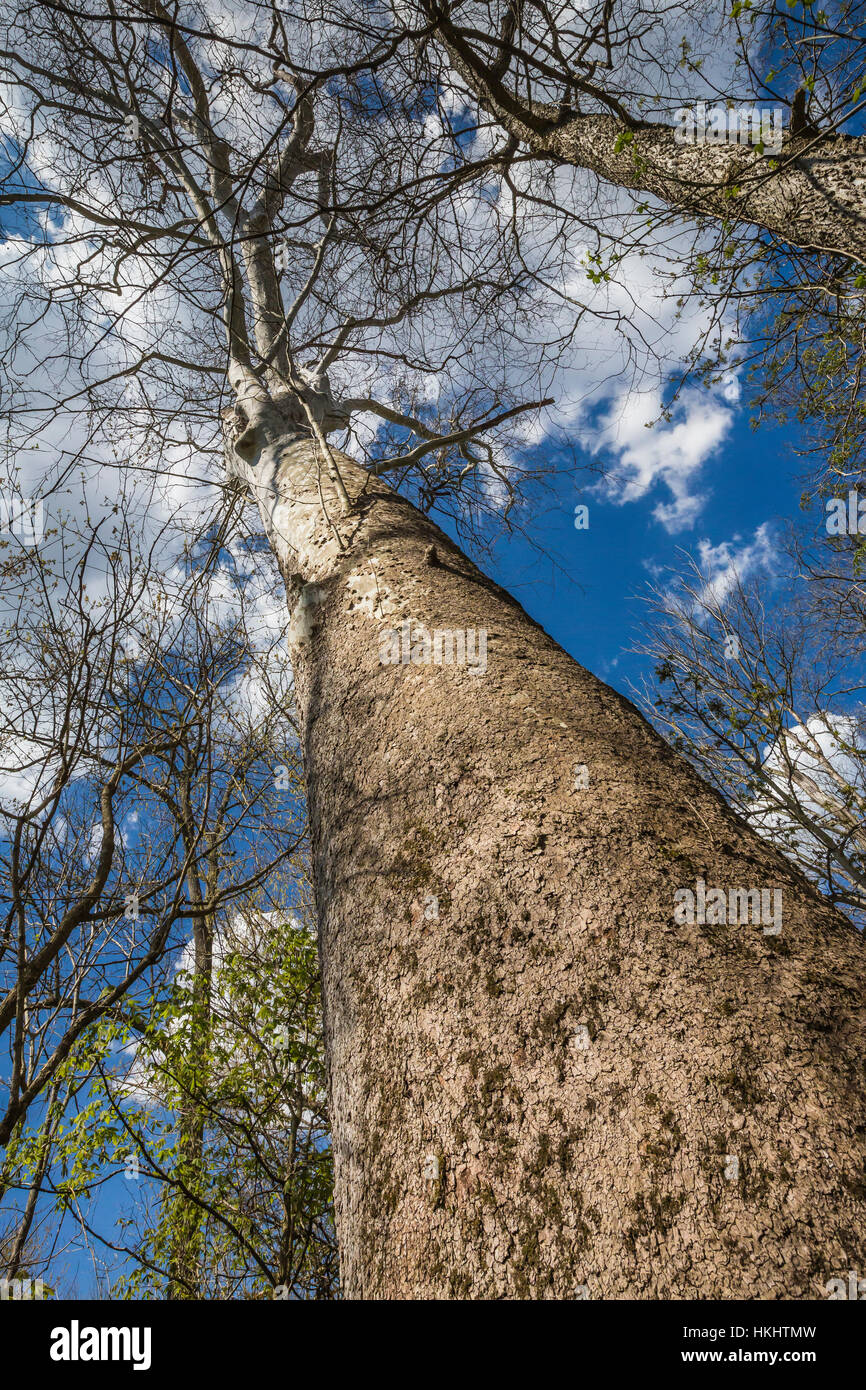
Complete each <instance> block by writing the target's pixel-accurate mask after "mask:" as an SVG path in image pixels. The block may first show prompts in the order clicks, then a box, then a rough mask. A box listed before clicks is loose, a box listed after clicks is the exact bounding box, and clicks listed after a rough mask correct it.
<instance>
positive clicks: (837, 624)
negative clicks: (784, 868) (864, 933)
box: [639, 544, 866, 926]
mask: <svg viewBox="0 0 866 1390" xmlns="http://www.w3.org/2000/svg"><path fill="white" fill-rule="evenodd" d="M825 552H826V547H825ZM825 552H821V553H819V555H818V556H817V557H816V556H815V555H814V554H813V555H812V557H811V564H806V563H804V560H805V558H806V557H804V556H803V555H800V556H799V561H800V563H799V564H798V565H797V567H796V572H795V573H793V574H791V575H790V576H788V577H787V579H786V590H788V587H789V586H791V588H790V592H788V593H786V595H785V597H780V596H779V595H776V596H775V597H774V595H773V593H772V581H767V580H765V579H752V580H749V581H744V580H743V579H741V578H740V577H739V576H737V575H735V574H734V575H731V576H725V577H724V580H723V582H720V581H719V577H718V576H715V575H713V574H712V573H711V572H708V571H707V569H706V568H702V567H701V566H700V565H698V564H697V563H695V562H694V561H693V562H691V564H690V565H689V566H688V568H687V569H686V570H685V572H684V574H682V575H680V576H673V575H672V576H669V578H668V582H667V583H666V584H659V585H657V586H655V587H654V588H653V591H652V593H651V595H650V597H649V600H648V602H649V607H650V612H651V616H652V633H651V637H650V639H649V640H648V641H646V642H644V643H642V644H641V646H640V648H639V650H640V651H641V652H642V653H643V654H644V655H646V656H649V657H651V658H652V660H653V662H654V664H655V675H656V682H657V684H655V685H653V684H652V683H651V682H649V681H648V682H646V684H645V685H644V687H643V689H642V691H641V692H640V693H641V696H642V703H643V706H644V708H645V710H646V711H647V713H648V715H649V716H650V718H652V719H653V720H654V721H655V722H656V723H657V724H658V725H659V727H660V728H662V729H663V730H664V732H665V733H666V734H667V735H668V737H669V738H670V740H671V742H672V743H673V745H674V747H675V748H677V749H679V750H680V751H681V752H683V753H685V755H686V756H687V757H688V758H690V760H691V761H692V762H693V763H694V764H695V766H696V767H697V768H698V770H699V771H700V772H701V773H702V774H703V776H704V777H706V779H707V780H708V781H709V782H710V783H712V784H713V785H714V786H716V787H718V789H719V790H720V791H721V792H722V793H723V795H724V796H725V797H727V798H728V799H729V800H730V801H731V802H732V804H733V805H734V806H735V807H736V808H737V810H738V811H739V812H740V814H741V815H743V816H745V817H747V818H748V819H749V820H750V821H751V823H752V824H753V825H754V826H755V827H756V829H758V830H759V831H760V833H761V834H762V835H763V836H764V837H765V838H767V839H769V840H770V842H771V843H773V844H776V845H777V846H778V847H779V849H781V850H782V851H783V852H784V853H785V854H787V855H788V857H789V858H791V859H793V860H794V862H795V863H797V864H799V865H800V866H801V867H802V868H803V869H804V870H805V872H806V873H808V875H809V877H810V878H811V879H812V880H813V881H814V882H816V883H818V884H819V885H820V886H821V887H822V888H823V889H824V891H825V892H826V893H827V894H828V896H829V897H830V899H831V900H832V901H833V902H836V903H838V904H839V906H840V907H842V908H844V909H845V910H846V911H847V912H849V914H850V915H851V916H852V917H853V919H854V920H855V921H856V922H857V923H858V924H859V925H861V926H862V924H863V921H864V911H866V864H864V852H866V831H864V812H866V740H864V733H866V729H864V718H863V703H862V697H863V672H862V661H863V654H864V628H863V618H864V607H863V583H862V578H860V577H859V575H858V574H857V573H856V571H854V572H853V573H852V569H853V566H852V560H853V549H852V547H850V546H849V545H847V544H846V545H845V546H844V547H843V546H837V547H835V549H834V550H833V551H832V552H831V553H830V554H827V553H825ZM787 560H788V565H789V567H790V568H793V560H794V557H793V556H789V557H787Z"/></svg>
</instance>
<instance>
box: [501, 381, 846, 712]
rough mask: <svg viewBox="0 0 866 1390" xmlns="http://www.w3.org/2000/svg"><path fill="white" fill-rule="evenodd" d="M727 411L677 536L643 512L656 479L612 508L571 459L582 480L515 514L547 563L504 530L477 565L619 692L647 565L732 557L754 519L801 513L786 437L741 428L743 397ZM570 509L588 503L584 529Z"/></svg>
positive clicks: (588, 461) (566, 482) (779, 525)
mask: <svg viewBox="0 0 866 1390" xmlns="http://www.w3.org/2000/svg"><path fill="white" fill-rule="evenodd" d="M732 410H733V423H732V427H731V429H730V433H729V434H728V436H727V438H726V439H725V440H724V441H723V443H722V444H721V446H720V447H719V449H718V451H717V453H716V454H715V455H714V456H713V457H712V458H710V459H708V460H707V462H706V463H705V464H704V466H703V468H702V470H701V473H700V476H699V478H698V479H697V488H698V490H699V491H700V492H701V493H702V494H704V495H705V497H706V501H705V503H704V505H703V506H702V508H701V510H700V512H699V514H698V516H697V517H696V519H695V521H694V523H693V525H691V526H690V527H688V528H687V529H682V530H678V531H676V532H674V533H671V532H669V531H668V530H667V529H666V528H665V526H664V525H663V524H661V523H660V522H659V521H658V520H657V519H656V518H655V517H654V516H653V512H654V509H655V508H656V506H657V505H658V504H659V502H660V501H663V500H664V498H665V494H666V489H665V488H664V487H663V486H662V485H661V484H657V485H656V486H655V487H653V488H651V489H650V491H649V492H648V493H647V494H646V495H645V496H644V497H642V498H640V499H638V500H636V501H633V502H626V503H622V504H618V503H617V501H616V500H610V499H608V498H607V497H605V496H604V495H600V493H599V490H598V486H597V484H598V479H597V476H596V474H595V473H593V472H592V471H590V470H591V466H592V464H593V462H594V460H593V459H592V458H591V457H590V456H589V455H587V454H586V453H583V454H582V458H583V460H584V463H585V465H586V474H585V485H584V486H581V479H580V477H579V476H578V477H577V478H575V477H559V478H557V479H555V480H553V481H552V491H551V492H546V493H545V494H544V495H543V497H542V499H541V502H540V505H539V507H538V509H537V510H534V509H533V510H531V512H530V513H529V514H528V515H525V516H524V519H523V521H524V525H525V526H526V527H527V529H528V530H530V532H531V534H532V536H533V538H534V540H535V541H536V543H537V544H538V545H539V546H541V547H542V548H543V549H544V550H546V551H547V553H548V555H549V557H550V558H545V557H544V556H543V555H541V554H539V552H538V551H537V550H536V549H535V548H534V547H533V546H532V545H531V544H530V543H529V541H528V540H525V539H523V538H522V537H521V536H519V535H514V536H511V537H507V538H503V539H502V540H501V541H500V542H499V544H498V545H497V547H496V551H495V563H493V564H490V563H489V561H488V562H487V563H486V565H485V563H484V562H483V561H482V568H485V567H486V568H487V569H488V570H489V572H490V573H491V574H492V576H493V577H494V578H495V579H496V580H497V581H498V582H499V583H500V584H502V585H503V587H504V588H506V589H508V590H509V591H510V592H511V593H513V594H514V595H515V597H517V598H518V599H519V600H520V602H521V603H522V604H523V606H524V608H526V610H527V611H528V612H529V613H530V615H531V616H532V617H533V618H535V619H536V621H537V622H540V623H541V624H542V626H543V627H545V628H546V630H547V631H548V632H549V633H550V634H551V636H553V637H555V638H556V640H557V641H558V642H559V643H561V645H562V646H563V647H564V648H565V649H566V651H568V652H569V653H570V654H571V655H572V656H573V657H574V658H575V660H577V661H579V662H580V663H581V665H583V666H586V667H588V668H589V669H590V670H591V671H593V672H594V673H595V674H596V675H597V676H600V677H601V678H602V679H603V680H605V681H607V682H608V683H609V684H610V685H613V686H615V687H616V688H617V689H619V690H621V691H623V693H625V694H628V693H629V691H628V681H629V679H631V680H635V679H636V678H637V677H638V676H639V675H640V674H641V673H642V672H644V671H645V670H646V669H647V667H646V663H645V662H644V661H643V660H642V659H640V658H638V657H636V656H634V655H632V654H630V653H629V651H628V648H629V647H630V646H631V645H632V643H633V642H634V641H635V638H636V637H637V636H639V630H640V625H641V623H642V621H643V619H644V613H643V608H644V605H643V603H642V602H641V599H640V595H641V593H642V592H645V590H646V586H647V583H648V581H649V580H650V579H651V578H652V569H653V568H655V567H659V568H666V567H668V566H675V567H677V568H680V567H681V564H682V555H681V552H682V551H683V550H684V549H685V550H689V551H692V552H693V553H695V554H698V551H699V545H700V543H701V542H703V541H706V542H709V543H710V545H711V546H713V547H719V546H722V545H725V544H729V545H730V548H731V553H732V554H733V555H736V554H737V553H738V552H741V550H742V548H743V547H744V546H747V545H749V544H750V543H752V542H753V540H754V534H755V532H756V530H757V529H758V528H759V527H760V526H762V525H763V524H765V523H767V522H769V523H770V524H771V528H772V529H773V530H778V531H781V530H783V529H784V527H785V526H786V525H787V524H788V523H789V522H791V521H797V520H799V519H801V518H802V513H801V511H800V505H799V502H800V492H801V487H800V485H799V484H798V482H797V481H796V476H797V474H798V472H799V467H798V460H797V459H796V458H795V457H794V456H793V454H792V452H791V448H790V442H791V438H792V434H791V432H790V431H789V430H787V429H783V428H779V427H770V426H762V427H761V428H760V429H759V430H758V431H757V432H756V431H753V430H752V428H751V426H750V424H749V407H748V400H747V397H746V396H745V395H744V396H743V397H742V398H741V400H740V402H739V403H738V404H737V405H736V406H734V407H732ZM577 503H586V504H587V505H588V507H589V527H588V529H587V530H577V529H576V528H575V526H574V508H575V505H576V504H577ZM816 522H820V517H817V516H816Z"/></svg>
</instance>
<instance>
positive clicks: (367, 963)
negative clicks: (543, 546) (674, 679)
mask: <svg viewBox="0 0 866 1390" xmlns="http://www.w3.org/2000/svg"><path fill="white" fill-rule="evenodd" d="M266 434H267V431H265V432H264V434H262V432H260V435H259V443H258V445H257V446H256V449H255V453H254V457H255V459H256V462H255V464H254V465H253V464H252V463H247V464H238V468H237V471H238V472H239V473H240V474H241V475H242V476H243V477H244V478H245V479H246V481H247V482H249V484H250V486H251V487H252V488H253V490H254V492H255V494H256V496H257V498H258V500H259V504H260V506H261V508H262V514H263V517H264V520H265V523H266V526H267V529H268V532H269V535H270V538H271V541H272V544H273V545H274V548H275V549H276V551H277V554H278V556H279V559H280V563H281V566H282V568H283V571H284V574H285V577H286V581H287V585H288V590H289V595H290V600H292V602H293V603H294V609H293V617H292V621H291V625H290V634H291V637H292V641H293V644H294V660H295V670H296V676H297V688H298V696H299V704H300V711H301V719H302V730H303V741H304V756H305V762H306V772H307V780H308V789H309V802H310V816H311V824H312V840H313V849H314V871H315V884H316V893H317V899H318V910H319V920H320V932H321V951H322V963H323V972H324V992H325V1009H326V1036H327V1045H328V1050H329V1065H330V1075H331V1115H332V1120H333V1138H334V1149H335V1157H336V1169H337V1219H338V1234H339V1239H340V1247H341V1260H342V1279H343V1288H344V1293H345V1294H346V1295H347V1296H348V1297H352V1298H385V1297H390V1298H421V1297H433V1298H447V1297H460V1298H487V1297H493V1298H497V1297H500V1298H501V1297H505V1298H524V1297H530V1298H537V1297H540V1298H541V1297H543V1298H553V1297H556V1298H567V1299H568V1298H574V1297H584V1296H588V1297H591V1298H624V1297H638V1298H678V1297H681V1298H686V1297H727V1298H738V1297H739V1298H783V1299H796V1298H809V1297H824V1296H826V1294H825V1293H824V1285H825V1283H826V1281H827V1280H828V1279H829V1278H830V1277H833V1276H840V1277H845V1276H846V1272H847V1271H848V1269H849V1268H858V1269H859V1270H860V1271H861V1273H862V1272H864V1271H866V1240H864V1234H866V1221H864V1209H866V1208H864V1192H866V1183H864V1175H866V1169H864V1154H866V1123H864V1121H866V1107H864V1098H866V1082H864V1062H863V1058H864V1040H866V1029H864V983H866V982H864V973H866V972H864V952H863V945H862V940H861V937H860V936H859V935H858V933H857V932H856V931H855V930H854V929H853V928H852V927H851V926H850V924H849V923H848V922H847V921H846V920H845V919H843V918H842V917H841V916H840V915H838V914H837V913H836V912H835V911H834V910H833V909H832V908H830V907H829V906H828V905H827V904H826V902H825V901H824V900H823V899H822V898H821V897H820V895H819V894H818V893H817V892H816V891H815V889H814V888H812V887H811V886H810V885H809V884H808V883H807V881H806V880H805V879H804V878H803V876H802V875H801V874H800V873H798V872H797V871H796V870H795V869H794V868H793V867H792V866H791V865H790V864H789V863H788V862H787V861H786V860H784V859H783V858H782V857H781V856H780V855H779V854H778V853H776V852H775V851H774V850H773V849H771V848H770V847H769V846H768V845H766V844H765V843H764V842H763V841H762V840H761V839H760V838H759V837H758V836H757V835H755V834H754V833H753V832H752V831H751V830H750V829H748V828H747V826H746V825H745V824H744V823H743V822H742V821H741V820H740V819H739V818H738V817H737V816H736V815H735V814H734V813H733V812H732V811H731V810H730V809H729V808H728V807H727V806H726V805H725V803H724V802H723V801H722V800H721V798H720V797H719V796H718V795H717V794H716V793H715V792H714V791H712V790H711V789H710V788H709V787H707V786H706V785H705V784H704V783H703V782H702V781H701V780H700V778H699V777H698V776H697V774H696V773H695V772H694V771H693V770H692V769H691V768H690V767H689V765H688V764H687V763H685V762H684V761H683V760H682V759H681V758H680V757H678V756H677V755H676V754H675V753H674V752H673V751H672V750H671V749H670V748H669V747H668V746H667V745H666V744H665V743H664V742H663V741H662V739H661V738H660V737H659V736H658V735H657V734H656V733H655V732H654V731H653V730H652V728H651V727H650V726H649V725H648V724H647V723H646V722H645V720H644V719H643V718H642V716H641V715H640V714H639V713H638V711H637V710H636V709H635V708H634V707H633V706H632V705H631V704H630V703H629V702H628V701H627V700H625V699H623V697H622V696H620V695H618V694H617V693H616V692H615V691H613V690H611V689H609V688H608V687H607V686H605V685H603V684H602V683H601V682H600V681H598V680H596V679H595V678H594V677H593V676H592V675H590V674H589V673H588V672H587V671H585V670H583V669H582V668H581V667H580V666H578V665H577V664H576V663H575V662H574V661H573V660H572V659H571V657H570V656H568V654H567V653H566V652H564V651H563V650H562V649H561V648H560V647H558V646H557V644H556V643H555V642H554V641H553V640H552V639H551V638H550V637H548V636H547V634H546V633H545V632H544V631H543V630H542V629H541V628H540V627H539V626H538V625H537V624H536V623H534V622H533V621H532V620H531V619H530V618H529V617H528V616H527V615H526V613H524V611H523V610H522V608H521V607H520V605H519V604H518V603H516V602H515V600H514V599H512V598H511V597H509V595H508V594H506V593H505V592H503V590H502V589H500V588H499V587H498V586H497V585H496V584H494V583H492V582H491V581H490V580H489V579H487V578H485V576H484V575H483V574H481V573H480V571H479V570H478V569H476V568H475V566H474V565H473V564H472V563H471V562H470V561H469V560H468V559H467V558H466V556H465V555H463V554H462V553H461V551H460V550H459V549H458V548H457V547H456V546H455V545H454V544H452V542H451V541H450V540H448V539H447V538H446V537H445V536H444V535H443V534H442V532H441V531H439V530H438V528H436V527H435V526H434V525H433V524H432V523H431V522H430V521H429V520H427V519H426V518H425V517H423V516H422V515H421V514H420V513H419V512H418V511H417V510H415V509H414V508H413V507H412V506H411V505H410V504H409V503H408V502H407V501H405V500H403V499H402V498H401V497H399V496H397V495H395V494H394V493H393V492H392V491H391V490H390V489H389V488H388V487H387V486H386V485H385V484H384V483H383V482H381V481H371V480H370V479H369V478H368V477H367V476H366V474H364V473H363V472H362V470H361V469H360V468H358V467H357V466H356V465H355V464H353V463H352V462H351V461H349V460H348V459H346V458H344V457H342V456H338V462H339V466H340V471H341V473H342V477H343V479H344V481H345V483H346V486H347V488H348V491H349V493H350V494H351V495H352V496H353V497H354V496H355V495H357V494H360V493H362V491H363V496H362V498H361V500H360V501H359V502H358V503H357V504H356V507H355V510H354V512H353V514H352V515H350V516H345V515H341V514H340V510H339V497H338V489H337V487H336V486H335V484H334V483H333V481H331V480H329V479H328V478H327V476H326V480H325V483H324V484H323V486H322V488H321V493H320V489H319V483H318V481H317V478H318V468H317V460H316V451H315V448H314V446H313V445H312V443H311V442H310V441H309V440H307V439H304V438H301V437H300V436H299V435H297V434H296V435H295V436H294V437H289V438H287V439H283V440H282V441H277V442H276V443H274V442H273V430H272V431H271V442H270V444H268V443H267V440H266V439H265V437H264V436H265V435H266ZM263 441H264V447H261V446H262V445H263ZM247 443H248V457H249V456H250V455H249V441H247ZM323 505H324V508H325V510H326V512H327V514H328V516H329V518H330V519H326V516H325V515H324V514H323V510H322V507H323ZM338 535H339V539H338ZM431 545H432V546H434V547H435V554H430V552H429V547H430V546H431ZM431 561H432V563H431ZM302 584H304V585H306V587H304V588H302V587H301V586H302ZM299 595H300V597H299ZM405 620H412V621H413V622H414V623H417V624H423V625H424V626H425V627H426V628H427V629H428V630H429V631H432V630H434V629H437V628H438V629H445V628H449V629H455V630H465V629H485V630H486V632H487V634H488V636H487V643H488V649H487V669H486V672H484V673H481V672H480V671H479V672H473V671H471V670H470V669H468V668H467V667H466V666H463V667H461V666H457V665H452V666H446V665H441V666H437V665H435V664H430V665H418V664H408V665H403V664H396V665H389V664H383V663H382V661H381V660H380V655H381V642H380V634H381V632H382V631H383V630H385V629H399V628H400V625H401V623H402V622H404V621H405ZM583 766H585V768H586V774H585V775H584V774H582V772H581V770H580V769H581V768H582V767H583ZM587 778H588V785H582V784H583V783H585V782H586V781H587ZM699 879H702V880H704V881H705V882H706V884H707V886H708V890H709V888H710V887H721V888H724V889H728V888H733V887H744V888H757V889H761V888H770V889H781V892H782V903H783V918H782V929H781V932H780V933H779V934H778V935H773V934H771V933H767V932H765V931H764V930H763V928H762V926H761V925H728V926H721V925H699V924H695V925H678V923H677V921H676V919H675V896H674V895H675V892H676V891H677V890H678V889H685V888H691V889H692V890H694V889H695V885H696V882H697V880H699ZM437 909H438V917H437V916H436V915H435V913H436V911H437Z"/></svg>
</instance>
